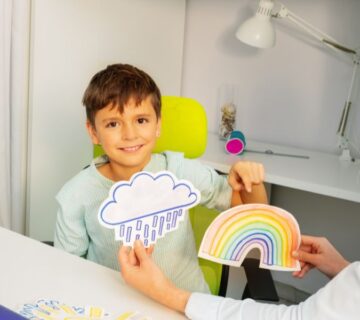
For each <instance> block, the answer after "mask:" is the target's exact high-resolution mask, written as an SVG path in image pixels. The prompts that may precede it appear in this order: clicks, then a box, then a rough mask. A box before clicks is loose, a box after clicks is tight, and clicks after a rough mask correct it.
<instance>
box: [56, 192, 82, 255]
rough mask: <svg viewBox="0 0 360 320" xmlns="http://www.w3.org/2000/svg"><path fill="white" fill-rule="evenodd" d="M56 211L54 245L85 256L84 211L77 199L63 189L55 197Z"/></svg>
mask: <svg viewBox="0 0 360 320" xmlns="http://www.w3.org/2000/svg"><path fill="white" fill-rule="evenodd" d="M56 199H57V201H58V203H59V209H58V212H57V219H56V227H55V236H54V246H55V247H57V248H60V249H63V250H65V251H67V252H69V253H72V254H75V255H77V256H85V255H86V253H87V251H88V246H89V237H88V234H87V231H86V226H85V219H84V211H85V209H84V208H83V207H82V206H81V204H80V202H79V201H76V200H75V199H73V196H70V194H69V193H67V192H64V191H63V190H62V191H61V192H60V193H59V194H58V196H57V197H56Z"/></svg>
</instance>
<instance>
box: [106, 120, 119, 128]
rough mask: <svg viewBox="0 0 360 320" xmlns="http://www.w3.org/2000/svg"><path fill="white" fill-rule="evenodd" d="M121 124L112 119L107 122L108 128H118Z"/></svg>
mask: <svg viewBox="0 0 360 320" xmlns="http://www.w3.org/2000/svg"><path fill="white" fill-rule="evenodd" d="M118 125H119V124H118V123H117V122H116V121H110V122H108V123H107V124H106V126H105V127H106V128H116V127H117V126H118Z"/></svg>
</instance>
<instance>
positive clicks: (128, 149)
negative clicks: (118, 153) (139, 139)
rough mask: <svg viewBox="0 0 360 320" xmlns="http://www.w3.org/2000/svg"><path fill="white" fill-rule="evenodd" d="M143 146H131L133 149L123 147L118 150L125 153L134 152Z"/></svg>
mask: <svg viewBox="0 0 360 320" xmlns="http://www.w3.org/2000/svg"><path fill="white" fill-rule="evenodd" d="M142 146H143V145H142V144H139V145H137V146H133V147H123V148H120V150H122V151H125V152H135V151H137V150H139V149H140V148H141V147H142Z"/></svg>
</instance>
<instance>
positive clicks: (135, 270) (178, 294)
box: [118, 240, 190, 312]
mask: <svg viewBox="0 0 360 320" xmlns="http://www.w3.org/2000/svg"><path fill="white" fill-rule="evenodd" d="M152 251H153V249H145V248H144V246H143V245H142V243H141V241H139V240H136V241H135V243H134V248H133V249H131V248H129V247H124V246H122V247H121V248H120V250H119V255H118V260H119V264H120V266H121V274H122V276H123V278H124V280H125V282H126V283H127V284H129V285H131V286H132V287H134V288H136V289H137V290H139V291H141V292H142V293H144V294H145V295H147V296H149V297H150V298H152V299H154V300H155V301H158V302H160V303H162V304H164V305H166V306H168V307H170V308H172V309H175V310H178V311H182V312H184V310H185V307H186V303H187V301H188V299H189V297H190V293H189V292H187V291H184V290H181V289H178V288H176V287H175V285H174V284H173V283H172V282H171V281H170V280H168V279H167V278H166V277H165V275H164V274H163V273H162V271H161V270H160V268H159V267H158V266H157V265H156V264H155V263H154V262H153V260H152V259H151V253H152Z"/></svg>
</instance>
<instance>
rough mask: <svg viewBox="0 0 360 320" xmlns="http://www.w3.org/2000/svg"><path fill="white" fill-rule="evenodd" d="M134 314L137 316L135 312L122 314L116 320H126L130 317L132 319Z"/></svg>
mask: <svg viewBox="0 0 360 320" xmlns="http://www.w3.org/2000/svg"><path fill="white" fill-rule="evenodd" d="M133 314H135V312H133V311H130V312H125V313H123V314H121V315H120V316H118V317H117V318H116V319H115V320H126V319H128V318H129V317H131V316H132V315H133Z"/></svg>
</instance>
